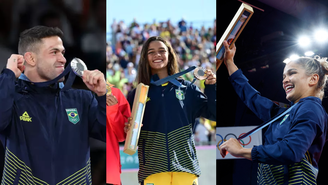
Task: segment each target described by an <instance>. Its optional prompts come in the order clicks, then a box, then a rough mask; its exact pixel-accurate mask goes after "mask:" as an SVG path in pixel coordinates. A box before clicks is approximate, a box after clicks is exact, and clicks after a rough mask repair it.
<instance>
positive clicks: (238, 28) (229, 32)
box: [216, 3, 254, 70]
mask: <svg viewBox="0 0 328 185" xmlns="http://www.w3.org/2000/svg"><path fill="white" fill-rule="evenodd" d="M253 13H254V12H253V8H252V7H251V6H249V5H247V4H245V3H242V4H241V6H240V7H239V9H238V11H237V13H236V14H235V16H234V17H233V19H232V21H231V22H230V24H229V26H228V28H227V29H226V31H225V32H224V34H223V35H222V37H221V38H220V40H219V42H218V43H217V44H216V61H217V62H216V70H218V69H219V67H220V65H221V64H222V62H223V56H224V52H225V49H224V46H223V41H225V40H226V41H227V42H228V44H229V46H230V47H231V45H232V44H233V43H235V42H236V40H237V38H238V36H239V35H240V33H241V32H242V31H243V29H244V27H245V26H246V24H247V22H248V21H249V19H250V18H251V17H252V15H253Z"/></svg>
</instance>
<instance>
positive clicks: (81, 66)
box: [71, 58, 88, 77]
mask: <svg viewBox="0 0 328 185" xmlns="http://www.w3.org/2000/svg"><path fill="white" fill-rule="evenodd" d="M71 68H72V70H73V72H74V73H75V74H76V75H77V76H79V77H82V75H83V71H84V70H87V69H88V68H87V66H86V65H85V63H84V62H83V61H82V60H81V59H79V58H73V60H72V61H71Z"/></svg>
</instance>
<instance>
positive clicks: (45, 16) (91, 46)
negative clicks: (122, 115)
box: [0, 0, 106, 185]
mask: <svg viewBox="0 0 328 185" xmlns="http://www.w3.org/2000/svg"><path fill="white" fill-rule="evenodd" d="M0 19H1V22H2V23H1V24H2V25H1V26H0V69H1V70H2V69H3V68H4V67H5V66H6V63H7V59H8V58H9V57H10V55H11V54H17V53H18V51H17V47H18V39H19V34H20V32H22V31H24V30H25V29H28V28H31V27H33V26H36V25H45V26H51V27H59V28H60V29H61V30H62V31H63V32H64V37H63V44H64V47H65V49H66V53H65V57H66V60H67V63H66V64H68V63H69V62H70V61H71V60H72V59H73V58H74V57H78V58H80V59H82V60H83V61H84V62H85V63H86V65H87V67H88V69H91V70H92V69H99V70H100V71H102V72H103V73H104V74H105V71H106V65H105V63H106V62H105V60H106V52H105V49H104V48H105V47H106V0H1V1H0ZM73 87H74V88H81V89H87V87H86V86H85V85H84V83H83V82H82V80H81V79H80V78H79V77H77V78H76V79H75V81H74V84H73ZM90 142H91V167H92V169H91V172H92V178H93V184H95V185H98V184H105V166H106V164H105V160H106V156H105V154H106V145H105V143H103V142H101V141H97V140H91V141H90ZM3 159H4V150H3V146H1V150H0V161H1V162H0V171H1V174H0V175H1V176H2V170H3Z"/></svg>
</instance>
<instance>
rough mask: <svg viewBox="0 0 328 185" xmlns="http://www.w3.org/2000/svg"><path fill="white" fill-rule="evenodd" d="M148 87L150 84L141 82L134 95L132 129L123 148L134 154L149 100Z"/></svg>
mask: <svg viewBox="0 0 328 185" xmlns="http://www.w3.org/2000/svg"><path fill="white" fill-rule="evenodd" d="M148 89H149V86H148V85H144V84H143V83H140V84H139V85H138V86H137V89H136V93H135V95H134V101H133V107H132V112H131V118H132V124H131V127H130V130H129V131H128V133H127V134H126V139H125V145H124V150H123V152H124V153H126V154H129V155H133V154H134V153H135V152H136V151H137V146H138V140H139V135H140V130H141V124H142V120H143V114H144V111H145V107H146V102H147V96H148Z"/></svg>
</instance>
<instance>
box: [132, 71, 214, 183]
mask: <svg viewBox="0 0 328 185" xmlns="http://www.w3.org/2000/svg"><path fill="white" fill-rule="evenodd" d="M152 79H153V80H154V81H156V80H158V76H157V75H154V76H152ZM178 81H179V82H180V83H181V84H182V85H183V86H184V87H180V89H179V88H178V87H177V86H175V85H173V84H172V83H170V82H168V83H167V84H163V85H161V86H156V85H152V84H151V85H150V86H149V91H148V101H147V103H146V107H145V112H144V117H143V126H142V127H141V132H140V137H139V141H138V157H139V173H138V180H139V182H142V181H143V180H144V179H145V178H147V177H148V176H149V175H152V174H155V173H160V172H188V173H191V174H195V175H197V176H199V175H200V168H199V164H198V159H197V154H196V149H195V143H194V138H193V134H192V133H193V132H192V128H193V127H194V123H195V119H196V118H198V117H200V116H202V117H205V118H207V119H210V120H216V84H214V85H206V87H205V94H204V93H202V92H201V91H200V89H199V88H198V87H197V86H195V85H192V84H191V83H190V82H188V81H185V80H182V79H178ZM134 95H135V90H133V91H131V92H130V93H129V94H128V97H127V99H128V101H129V103H130V106H131V108H132V106H133V100H134Z"/></svg>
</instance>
